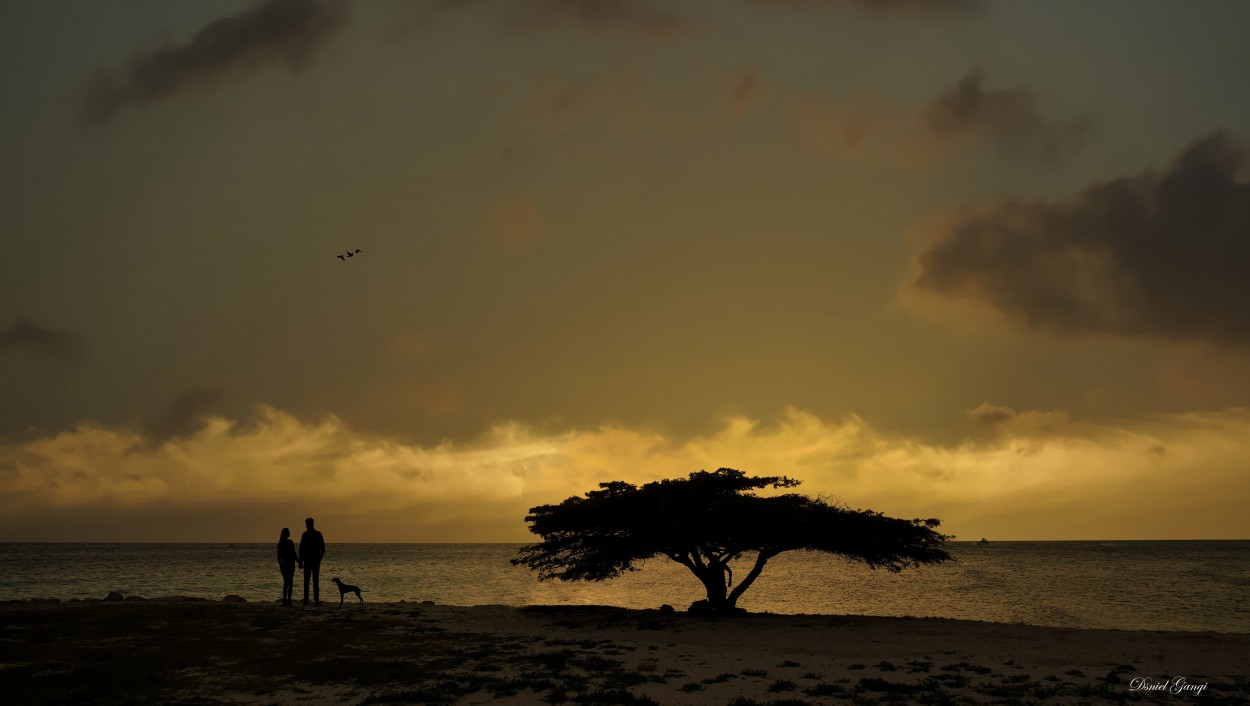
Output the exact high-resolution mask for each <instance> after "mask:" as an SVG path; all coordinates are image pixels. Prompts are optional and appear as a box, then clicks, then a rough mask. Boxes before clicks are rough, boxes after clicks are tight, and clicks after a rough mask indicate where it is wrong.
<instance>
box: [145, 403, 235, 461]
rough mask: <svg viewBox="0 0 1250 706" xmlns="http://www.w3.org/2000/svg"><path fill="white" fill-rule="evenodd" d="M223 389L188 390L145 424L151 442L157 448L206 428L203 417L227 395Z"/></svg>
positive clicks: (146, 433) (146, 434)
mask: <svg viewBox="0 0 1250 706" xmlns="http://www.w3.org/2000/svg"><path fill="white" fill-rule="evenodd" d="M224 394H225V391H224V390H222V389H221V388H203V389H195V390H187V391H186V392H184V393H182V394H181V395H179V396H178V397H177V398H176V399H175V400H174V401H173V403H172V404H170V405H169V407H168V408H167V409H166V410H165V411H163V412H162V413H161V414H160V415H158V416H156V417H153V418H152V419H149V420H148V421H147V423H146V424H144V425H143V431H144V435H145V436H146V437H147V440H148V444H149V445H150V446H151V447H153V448H155V447H158V446H160V445H161V444H164V443H165V442H166V441H171V440H173V439H182V438H186V437H188V436H191V435H192V434H195V433H196V432H197V431H199V430H200V429H202V428H203V426H204V417H205V415H207V414H208V413H209V412H210V411H212V409H213V407H214V405H216V404H217V402H219V401H220V400H221V399H222V397H223V396H224Z"/></svg>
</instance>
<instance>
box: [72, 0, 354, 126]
mask: <svg viewBox="0 0 1250 706" xmlns="http://www.w3.org/2000/svg"><path fill="white" fill-rule="evenodd" d="M343 7H344V6H343V4H341V3H339V2H335V1H333V0H325V1H318V0H266V1H265V2H263V3H260V4H257V5H256V6H254V7H253V8H252V9H250V10H247V11H245V12H243V13H241V14H238V15H234V16H231V17H223V18H221V19H219V20H214V21H213V22H210V23H209V24H207V25H205V26H204V27H203V28H201V29H200V30H199V31H198V32H196V33H195V36H193V37H192V38H191V41H190V42H188V43H187V44H184V45H181V46H173V47H165V48H163V49H158V50H156V51H154V52H152V53H150V54H147V55H144V56H140V57H138V58H136V59H135V60H134V61H133V62H132V63H131V65H130V66H129V68H127V69H126V70H125V71H123V72H122V73H121V75H120V76H116V75H113V74H108V73H101V74H98V75H96V76H95V77H94V78H93V80H92V85H91V87H90V90H89V91H88V94H87V97H86V100H85V101H84V103H83V115H84V117H85V118H86V119H87V120H89V121H92V122H103V121H106V120H108V119H109V118H110V117H112V115H113V113H114V112H116V111H117V109H119V108H121V107H123V106H126V105H130V104H143V103H150V102H153V101H158V100H161V99H163V98H167V97H169V96H172V95H174V94H175V93H177V92H179V91H181V90H184V89H186V88H188V87H191V86H195V85H199V84H200V83H202V82H204V81H206V80H208V79H210V78H213V77H216V76H220V75H223V74H227V73H229V72H241V71H247V70H250V69H253V68H255V67H257V66H261V65H263V64H268V63H274V62H281V61H285V62H286V63H287V64H288V65H289V66H290V67H291V68H292V70H296V69H299V68H300V67H302V66H303V65H304V63H305V62H306V61H307V60H308V58H309V57H310V56H311V55H312V53H313V52H314V51H315V50H316V49H317V48H318V46H319V45H320V44H322V43H323V42H324V41H325V39H326V38H327V37H329V36H330V35H331V34H333V33H334V32H335V31H336V30H337V29H338V28H339V27H340V26H341V25H342V20H343V14H344V13H343Z"/></svg>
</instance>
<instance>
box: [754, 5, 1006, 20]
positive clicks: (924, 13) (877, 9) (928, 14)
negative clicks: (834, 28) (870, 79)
mask: <svg viewBox="0 0 1250 706" xmlns="http://www.w3.org/2000/svg"><path fill="white" fill-rule="evenodd" d="M749 1H750V2H751V4H753V5H760V6H766V7H795V8H798V7H821V6H826V7H833V6H837V5H843V6H847V7H851V8H854V9H856V10H859V11H861V12H865V13H871V14H878V15H913V16H917V17H925V18H931V19H937V18H944V17H953V16H960V15H971V14H973V13H976V12H979V11H980V10H982V9H983V8H984V7H985V3H984V2H983V0H749Z"/></svg>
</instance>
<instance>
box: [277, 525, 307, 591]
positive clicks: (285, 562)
mask: <svg viewBox="0 0 1250 706" xmlns="http://www.w3.org/2000/svg"><path fill="white" fill-rule="evenodd" d="M297 563H298V564H299V565H300V566H301V567H302V566H303V565H304V562H302V561H300V560H299V559H298V558H297V557H296V556H295V542H292V541H291V530H290V529H289V528H287V527H283V528H282V534H281V536H279V537H278V569H279V570H281V571H282V605H291V594H292V593H293V592H294V591H295V565H296V564H297Z"/></svg>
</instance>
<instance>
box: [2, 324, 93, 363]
mask: <svg viewBox="0 0 1250 706" xmlns="http://www.w3.org/2000/svg"><path fill="white" fill-rule="evenodd" d="M19 350H24V351H28V352H30V353H32V354H34V355H37V356H41V357H48V358H58V359H61V360H70V359H73V358H76V357H77V356H78V355H79V354H80V353H81V352H82V345H81V344H80V343H79V341H78V339H77V338H75V337H74V336H72V335H69V334H66V333H62V332H60V331H52V330H50V329H46V328H44V327H42V326H40V325H38V324H36V323H34V322H32V321H30V320H28V319H18V320H17V321H16V322H14V323H13V325H12V326H10V327H9V328H7V329H0V355H4V354H5V353H8V352H10V351H19Z"/></svg>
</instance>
